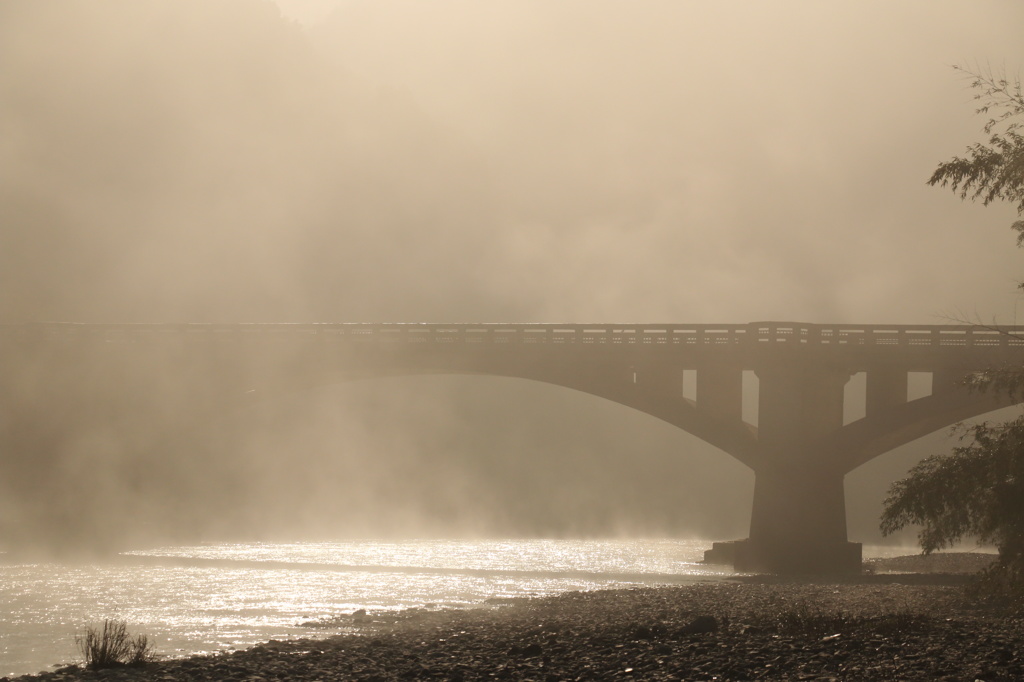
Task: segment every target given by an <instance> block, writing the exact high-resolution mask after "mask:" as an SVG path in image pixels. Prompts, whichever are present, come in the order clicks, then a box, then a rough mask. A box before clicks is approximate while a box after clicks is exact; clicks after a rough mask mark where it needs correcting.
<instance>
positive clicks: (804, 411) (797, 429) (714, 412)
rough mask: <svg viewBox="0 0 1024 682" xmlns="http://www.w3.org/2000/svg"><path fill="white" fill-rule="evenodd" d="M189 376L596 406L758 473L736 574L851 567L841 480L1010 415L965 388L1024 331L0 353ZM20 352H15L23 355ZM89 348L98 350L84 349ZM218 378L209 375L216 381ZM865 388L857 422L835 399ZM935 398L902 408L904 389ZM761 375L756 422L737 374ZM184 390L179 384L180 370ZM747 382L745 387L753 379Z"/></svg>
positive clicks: (1019, 357)
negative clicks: (621, 411) (381, 385)
mask: <svg viewBox="0 0 1024 682" xmlns="http://www.w3.org/2000/svg"><path fill="white" fill-rule="evenodd" d="M55 345H56V346H63V347H67V348H73V349H78V352H76V357H79V358H82V359H83V360H88V358H90V357H94V356H95V354H96V353H101V354H110V353H113V354H117V355H123V354H125V353H128V354H130V355H133V356H135V357H144V358H147V360H146V361H147V362H162V361H164V360H167V361H171V360H173V361H174V362H181V361H182V359H184V360H185V361H187V362H191V363H192V366H193V367H194V368H202V369H196V370H195V380H196V381H201V382H202V383H204V384H206V385H207V386H208V387H209V386H213V387H214V389H215V392H216V393H217V395H218V396H220V398H219V399H229V398H230V396H232V395H235V396H238V395H243V394H246V393H250V392H252V391H264V390H278V389H282V388H288V387H294V386H312V385H317V384H324V383H330V382H337V381H339V380H345V379H352V378H359V377H377V376H387V375H407V374H421V373H459V374H481V375H497V376H506V377H518V378H523V379H530V380H535V381H541V382H546V383H550V384H555V385H558V386H563V387H566V388H571V389H575V390H579V391H584V392H586V393H591V394H593V395H596V396H600V397H602V398H606V399H608V400H612V401H615V402H617V403H620V404H622V405H626V406H629V407H632V408H634V409H637V410H640V411H642V412H645V413H647V414H650V415H653V416H655V417H657V418H659V419H662V420H664V421H666V422H668V423H670V424H673V425H675V426H677V427H679V428H681V429H683V430H685V431H687V432H689V433H691V434H693V435H694V436H697V437H698V438H700V439H702V440H704V441H706V442H708V443H710V444H711V445H714V446H715V447H717V448H719V449H721V450H722V451H723V452H725V453H727V454H729V455H731V456H733V457H735V458H736V459H738V460H739V461H740V462H742V463H743V464H745V465H747V466H748V467H750V468H751V469H752V470H753V471H754V475H755V484H754V501H753V507H752V514H751V522H750V536H749V538H748V539H746V540H741V541H737V542H733V543H715V547H714V548H713V549H712V550H710V551H709V552H708V553H707V557H706V558H707V560H709V561H716V562H728V563H733V564H734V565H735V566H736V568H737V569H740V570H769V571H820V570H859V566H860V560H861V551H860V550H861V548H860V545H859V544H857V543H851V542H849V541H848V539H847V529H846V506H845V499H844V488H843V478H844V476H845V475H846V474H847V473H848V472H850V471H852V470H853V469H855V468H856V467H858V466H860V465H861V464H864V463H865V462H867V461H869V460H871V459H872V458H874V457H877V456H878V455H881V454H883V453H885V452H888V451H889V450H892V449H893V448H896V447H898V446H900V445H903V444H905V443H908V442H910V441H912V440H914V439H916V438H919V437H921V436H924V435H926V434H928V433H931V432H933V431H936V430H938V429H942V428H944V427H947V426H949V425H952V424H955V423H957V422H959V421H962V420H964V419H967V418H970V417H974V416H977V415H980V414H984V413H986V412H989V411H992V410H995V409H998V408H1000V407H1005V406H1007V405H1009V404H1011V402H1010V400H1009V398H1007V397H1006V396H1001V395H991V394H978V393H976V392H971V391H969V390H967V389H966V388H964V387H963V386H962V385H961V384H960V382H961V381H962V379H963V378H964V377H965V376H966V375H969V374H970V373H972V372H977V371H980V370H984V369H987V368H992V367H996V366H1003V365H1007V364H1011V363H1014V364H1021V363H1024V327H1002V328H988V327H979V326H967V325H963V326H958V325H946V326H926V325H829V324H802V323H784V322H755V323H750V324H721V325H707V324H698V325H687V324H644V325H620V324H398V323H393V324H363V323H339V324H72V323H54V324H24V325H5V326H2V327H0V351H2V352H0V355H2V356H3V357H5V358H8V359H10V358H16V357H17V356H18V353H19V352H21V351H25V350H31V349H37V348H39V347H41V346H48V347H49V346H55ZM19 349H20V350H19ZM84 349H90V350H84ZM214 368H215V369H214ZM860 372H863V373H864V374H865V377H866V379H865V380H866V399H865V403H864V405H863V414H864V416H863V418H860V419H858V420H856V421H853V422H851V423H846V424H844V400H845V392H846V391H845V386H846V384H847V382H848V381H849V380H850V378H851V376H853V375H854V374H857V373H860ZM913 372H922V373H929V374H930V375H931V393H930V394H929V395H926V396H924V397H920V398H917V399H914V400H908V377H909V376H910V374H911V373H913ZM745 373H747V376H748V380H749V377H750V376H751V375H750V373H753V375H756V377H757V384H758V395H757V398H756V400H757V406H758V408H757V424H756V426H755V425H754V424H751V423H748V422H745V421H744V419H743V417H744V409H743V392H744V391H743V386H744V374H745ZM185 374H186V375H187V372H186V373H185ZM748 383H749V381H748Z"/></svg>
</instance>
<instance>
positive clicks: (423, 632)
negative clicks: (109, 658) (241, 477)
mask: <svg viewBox="0 0 1024 682" xmlns="http://www.w3.org/2000/svg"><path fill="white" fill-rule="evenodd" d="M964 561H967V562H968V564H971V565H972V566H973V565H974V564H976V563H978V562H979V561H980V562H981V563H984V561H987V560H986V559H984V558H983V557H982V558H981V559H978V558H977V557H974V558H973V559H968V558H967V557H963V558H961V560H960V561H959V563H960V564H963V563H964ZM910 563H914V562H910ZM947 563H948V560H947ZM916 564H917V565H918V566H920V561H918V562H916ZM979 565H980V564H979ZM880 568H881V569H888V570H897V571H898V570H906V569H905V568H900V567H899V565H898V563H892V564H890V565H888V566H881V565H876V566H875V569H876V570H877V569H880ZM947 568H949V567H947ZM952 568H957V566H953V567H952ZM960 568H962V566H961V567H960ZM959 573H963V571H962V570H960V571H959ZM965 582H966V579H965V576H963V575H957V574H956V573H954V572H942V573H910V574H899V573H881V572H877V573H875V574H867V575H865V576H862V577H857V578H852V579H847V580H843V581H838V580H828V579H819V580H801V581H796V580H782V579H772V578H768V577H762V578H758V577H751V578H747V579H744V580H730V581H723V582H709V583H700V584H696V585H689V586H679V587H659V588H645V589H632V590H609V591H601V592H587V593H569V594H565V595H561V596H558V597H551V598H540V599H528V600H520V601H515V602H512V603H508V604H502V605H495V606H493V607H490V608H482V609H472V610H466V611H440V612H431V611H413V612H405V613H403V614H401V615H398V616H395V615H391V616H385V615H376V614H372V613H370V614H358V613H357V614H353V616H351V617H350V618H349V620H350V625H351V627H352V631H353V634H351V635H342V636H334V637H328V638H325V639H323V640H297V641H289V642H269V643H266V644H263V645H261V646H257V647H254V648H252V649H248V650H246V651H240V652H235V653H231V654H224V655H218V656H207V657H195V658H189V659H182V660H169V661H162V662H155V663H150V664H148V665H147V666H145V667H143V668H131V669H128V668H122V669H113V670H107V671H98V672H91V671H85V670H81V669H78V668H65V669H62V670H58V671H55V672H50V673H44V674H41V675H38V676H31V677H22V678H16V679H19V680H34V681H39V682H41V681H49V680H126V681H127V680H252V681H254V682H255V681H258V680H323V681H327V680H364V681H366V682H372V681H378V682H383V681H385V680H426V679H429V680H467V681H468V680H540V681H554V680H610V679H623V680H629V679H634V680H723V681H725V680H761V679H771V680H950V681H953V680H956V681H959V680H966V681H972V680H986V681H991V680H1021V679H1024V619H1022V618H1020V617H1019V616H1018V615H1015V614H1014V613H1012V612H1010V611H1008V610H1006V609H1003V608H1001V605H999V604H991V603H984V602H982V601H980V600H978V599H976V598H974V597H972V596H971V594H970V592H968V591H967V590H966V589H965V587H964V584H963V583H965Z"/></svg>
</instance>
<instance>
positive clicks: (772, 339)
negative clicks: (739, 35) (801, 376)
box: [0, 322, 1024, 349]
mask: <svg viewBox="0 0 1024 682" xmlns="http://www.w3.org/2000/svg"><path fill="white" fill-rule="evenodd" d="M28 335H45V336H58V337H68V338H92V339H100V340H103V341H110V342H115V341H123V342H135V341H141V340H144V339H159V338H170V337H176V338H182V337H184V338H208V339H218V338H219V339H233V338H239V339H240V338H253V337H260V338H300V337H307V338H312V337H317V338H320V339H323V340H337V341H344V342H348V343H371V344H381V345H391V344H410V345H412V344H439V345H475V346H479V345H495V346H509V345H580V346H664V347H672V346H694V347H706V346H722V347H729V346H740V345H743V344H757V345H761V344H764V345H801V346H814V345H820V346H876V347H885V346H889V347H918V348H921V347H944V348H1011V347H1012V348H1021V349H1024V327H995V326H975V325H841V324H840V325H829V324H798V323H787V322H754V323H751V324H742V325H733V324H721V325H708V324H701V325H685V324H664V325H656V324H654V325H617V324H502V323H479V324H427V323H379V324H373V323H357V322H353V323H313V324H291V323H237V324H204V323H189V324H146V323H139V324H88V323H31V324H28V323H26V324H2V325H0V339H2V338H10V337H12V336H28Z"/></svg>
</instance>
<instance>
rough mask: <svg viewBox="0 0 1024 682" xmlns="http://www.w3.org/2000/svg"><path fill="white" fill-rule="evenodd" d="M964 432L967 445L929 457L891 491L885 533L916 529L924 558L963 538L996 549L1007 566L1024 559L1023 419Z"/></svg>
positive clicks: (974, 426) (882, 525)
mask: <svg viewBox="0 0 1024 682" xmlns="http://www.w3.org/2000/svg"><path fill="white" fill-rule="evenodd" d="M960 428H961V436H962V442H964V443H965V444H964V445H961V446H959V447H956V448H954V449H953V452H952V454H949V455H936V456H932V457H928V458H927V459H924V460H922V461H921V462H919V463H918V464H917V465H915V466H914V467H913V468H912V469H911V470H910V472H909V473H908V475H907V477H906V478H904V479H902V480H900V481H897V482H896V483H894V484H893V485H892V487H891V488H890V489H889V496H888V498H887V499H886V501H885V509H884V511H883V513H882V522H881V528H882V532H883V533H884V534H886V535H889V534H891V533H893V532H895V531H897V530H900V529H901V528H904V527H906V526H908V525H919V526H921V531H920V533H919V534H918V540H919V542H920V544H921V548H922V549H923V550H924V551H925V553H930V552H933V551H936V550H940V549H943V548H946V547H950V546H952V545H954V544H956V543H957V542H958V541H960V540H961V539H963V538H965V537H975V538H977V539H978V540H980V541H981V542H985V543H991V544H994V545H995V546H996V547H997V548H998V549H999V554H1000V559H1001V561H1002V562H1003V563H1007V564H1017V563H1020V562H1021V561H1024V417H1018V418H1017V419H1015V420H1013V421H1010V422H1007V423H1003V424H989V423H981V424H976V425H973V426H965V427H960Z"/></svg>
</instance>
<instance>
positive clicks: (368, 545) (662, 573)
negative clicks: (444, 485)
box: [0, 540, 885, 676]
mask: <svg viewBox="0 0 1024 682" xmlns="http://www.w3.org/2000/svg"><path fill="white" fill-rule="evenodd" d="M709 546H710V543H709V542H708V541H706V540H474V541H458V540H423V541H403V542H379V541H358V542H337V543H297V544H216V545H201V546H191V547H166V548H160V549H150V550H146V551H139V552H128V553H124V554H121V555H119V556H118V557H116V558H115V559H114V560H112V561H110V562H107V563H95V564H85V565H72V564H61V563H21V562H18V561H16V560H14V559H7V560H6V562H5V561H4V555H2V554H0V676H2V675H11V674H24V673H35V672H40V671H43V670H46V669H48V668H52V667H53V666H54V665H55V664H61V663H73V662H80V655H79V653H78V651H77V649H76V647H75V642H74V640H75V636H76V634H80V633H81V632H82V631H83V629H84V628H85V626H87V625H96V624H99V623H101V622H102V620H103V619H104V618H120V619H123V620H125V621H127V622H128V625H129V632H131V633H132V634H146V635H147V636H148V637H149V639H150V641H151V642H152V643H153V645H154V647H155V651H156V653H157V654H158V655H160V656H163V657H179V656H187V655H191V654H198V653H204V652H215V651H224V650H232V649H240V648H245V647H248V646H251V645H253V644H256V643H258V642H261V641H266V640H268V639H286V638H295V637H305V636H315V637H323V636H327V635H330V634H335V633H338V632H342V631H343V630H342V629H341V628H340V627H335V628H333V629H331V628H328V629H324V628H322V627H312V626H310V625H304V624H305V623H309V622H311V621H318V620H327V619H331V618H333V617H336V616H341V615H346V614H351V613H353V612H354V611H356V610H357V609H366V610H367V611H370V612H374V611H397V610H402V609H409V608H431V609H433V608H467V607H475V606H483V605H486V604H488V603H494V602H495V601H500V600H502V599H507V598H512V597H523V596H533V595H550V594H557V593H561V592H567V591H573V590H596V589H603V588H612V587H630V586H638V585H659V584H673V583H688V582H696V581H701V580H718V579H721V578H723V577H726V576H728V575H731V573H732V572H731V571H729V570H726V569H725V567H718V566H703V565H701V564H700V563H699V562H700V560H701V558H702V557H703V551H704V550H705V549H707V548H708V547H709ZM879 551H882V552H884V551H885V550H878V549H876V550H875V552H874V555H875V556H877V555H878V552H879ZM865 554H866V555H868V554H870V551H869V548H867V547H866V548H865Z"/></svg>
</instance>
